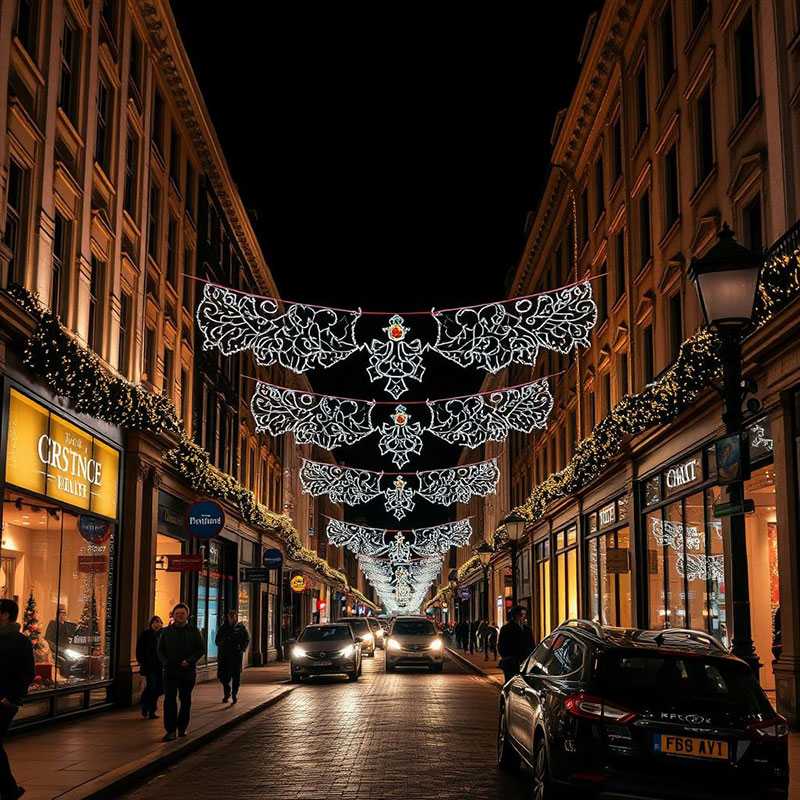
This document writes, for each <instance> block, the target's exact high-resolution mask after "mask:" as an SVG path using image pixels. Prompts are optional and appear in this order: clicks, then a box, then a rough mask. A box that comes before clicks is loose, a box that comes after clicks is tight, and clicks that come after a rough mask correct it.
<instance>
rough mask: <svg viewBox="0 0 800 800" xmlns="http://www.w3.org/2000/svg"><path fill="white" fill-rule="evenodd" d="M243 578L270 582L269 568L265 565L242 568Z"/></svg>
mask: <svg viewBox="0 0 800 800" xmlns="http://www.w3.org/2000/svg"><path fill="white" fill-rule="evenodd" d="M242 580H243V581H248V582H252V583H269V570H268V569H264V568H263V567H254V568H250V567H248V568H247V569H243V570H242Z"/></svg>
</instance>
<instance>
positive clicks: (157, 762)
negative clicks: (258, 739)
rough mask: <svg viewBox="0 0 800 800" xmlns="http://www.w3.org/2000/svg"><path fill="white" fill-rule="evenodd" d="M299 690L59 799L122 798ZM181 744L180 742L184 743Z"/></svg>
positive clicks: (281, 694)
mask: <svg viewBox="0 0 800 800" xmlns="http://www.w3.org/2000/svg"><path fill="white" fill-rule="evenodd" d="M295 688H296V687H295V686H288V687H286V688H285V689H283V690H282V691H280V692H278V693H276V694H274V695H273V696H272V697H270V698H268V699H267V700H265V701H264V702H263V703H259V704H258V705H256V706H253V708H250V709H248V710H247V711H244V712H243V713H241V714H239V716H237V717H234V718H233V719H229V720H227V721H226V722H224V723H223V724H222V725H219V726H218V727H216V728H214V729H213V730H210V731H206V732H205V733H203V734H202V735H200V736H197V737H192V738H190V739H187V740H185V741H183V742H181V743H180V744H179V745H178V747H176V748H175V749H174V750H173V749H171V750H169V751H167V752H166V753H163V754H162V755H159V756H156V757H155V758H153V757H152V756H145V757H143V758H140V759H138V760H137V761H134V762H132V763H128V764H125V765H123V766H121V767H117V768H116V769H113V770H110V771H109V772H106V773H105V774H103V775H101V776H100V777H98V778H94V779H93V780H91V781H88V782H87V783H84V784H82V785H81V786H76V787H75V788H74V789H70V790H69V791H67V792H65V793H64V794H60V795H58V798H59V800H89V799H90V798H91V800H106V799H107V798H115V797H119V795H120V794H121V793H122V792H123V791H125V790H126V789H130V788H131V787H132V786H133V785H134V784H136V783H139V782H141V781H142V780H144V779H145V778H148V777H150V776H151V775H152V774H154V773H155V772H158V771H159V770H162V769H164V768H165V767H168V766H170V765H172V764H174V763H176V762H177V761H180V760H181V759H182V758H184V757H185V756H187V755H189V754H190V753H193V752H194V751H195V750H199V749H200V748H201V747H202V746H203V745H205V744H208V743H209V742H210V741H212V740H213V739H216V738H217V736H220V735H221V734H223V733H227V732H228V731H229V730H231V729H232V728H235V727H236V726H237V725H239V724H241V723H242V722H246V721H247V720H248V719H251V718H252V717H254V716H255V715H256V714H260V713H261V712H262V711H264V710H265V709H267V708H269V707H270V706H273V705H275V703H277V702H278V701H279V700H282V699H283V698H284V697H286V696H287V695H288V694H290V693H291V692H292V691H294V689H295ZM177 741H179V742H180V740H177Z"/></svg>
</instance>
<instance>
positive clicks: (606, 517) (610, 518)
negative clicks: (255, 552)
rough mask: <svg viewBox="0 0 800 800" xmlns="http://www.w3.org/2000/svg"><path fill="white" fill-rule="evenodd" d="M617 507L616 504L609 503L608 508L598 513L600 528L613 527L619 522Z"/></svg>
mask: <svg viewBox="0 0 800 800" xmlns="http://www.w3.org/2000/svg"><path fill="white" fill-rule="evenodd" d="M615 511H616V507H615V505H614V503H609V504H608V505H607V506H603V508H601V509H600V511H599V512H598V516H599V517H600V527H601V528H604V527H605V526H606V525H613V524H614V523H615V522H616V521H617V515H616V513H615Z"/></svg>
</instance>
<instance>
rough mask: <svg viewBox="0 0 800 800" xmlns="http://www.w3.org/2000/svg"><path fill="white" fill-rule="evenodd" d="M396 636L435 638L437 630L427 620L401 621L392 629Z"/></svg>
mask: <svg viewBox="0 0 800 800" xmlns="http://www.w3.org/2000/svg"><path fill="white" fill-rule="evenodd" d="M392 634H393V635H394V636H435V635H436V628H434V627H433V623H432V622H429V621H428V620H426V619H421V620H419V621H417V620H411V619H399V620H397V622H395V624H394V628H392Z"/></svg>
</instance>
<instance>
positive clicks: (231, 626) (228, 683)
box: [215, 608, 250, 704]
mask: <svg viewBox="0 0 800 800" xmlns="http://www.w3.org/2000/svg"><path fill="white" fill-rule="evenodd" d="M215 641H216V643H217V648H218V650H219V653H218V655H217V677H218V678H219V682H220V683H221V684H222V702H223V703H227V702H228V700H230V701H231V703H232V704H235V703H236V702H237V700H238V699H239V697H238V695H239V680H240V678H241V676H242V657H243V656H244V651H245V650H247V646H248V645H249V644H250V634H249V633H248V632H247V628H246V627H245V625H244V623H242V622H239V612H238V611H236V609H235V608H232V609H230V610H229V611H228V618H227V619H226V620H225V622H223V623H222V625H221V626H220V629H219V630H218V631H217V638H216V639H215Z"/></svg>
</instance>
